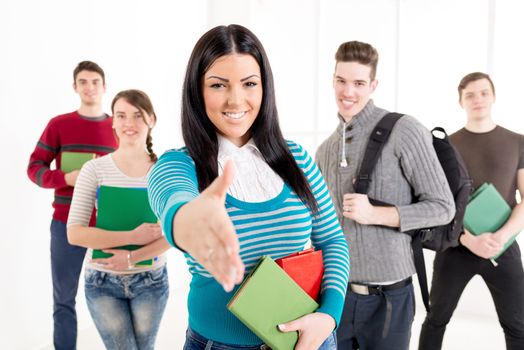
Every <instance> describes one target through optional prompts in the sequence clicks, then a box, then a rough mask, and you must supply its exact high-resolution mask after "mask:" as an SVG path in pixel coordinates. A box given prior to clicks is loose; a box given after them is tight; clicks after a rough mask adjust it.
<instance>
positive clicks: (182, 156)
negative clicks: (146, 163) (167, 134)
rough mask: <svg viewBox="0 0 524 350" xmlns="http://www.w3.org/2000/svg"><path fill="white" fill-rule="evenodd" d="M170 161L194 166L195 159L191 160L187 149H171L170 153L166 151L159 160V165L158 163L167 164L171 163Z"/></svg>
mask: <svg viewBox="0 0 524 350" xmlns="http://www.w3.org/2000/svg"><path fill="white" fill-rule="evenodd" d="M170 161H184V162H188V163H192V164H194V162H193V159H192V158H191V156H190V155H189V153H188V151H187V147H182V148H173V149H170V150H168V151H165V152H164V153H163V154H162V155H161V156H160V157H159V158H158V162H157V164H158V163H166V162H170Z"/></svg>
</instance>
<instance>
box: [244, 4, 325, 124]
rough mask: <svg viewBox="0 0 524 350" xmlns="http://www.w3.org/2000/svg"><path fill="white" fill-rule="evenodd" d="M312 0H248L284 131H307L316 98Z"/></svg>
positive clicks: (315, 39)
mask: <svg viewBox="0 0 524 350" xmlns="http://www.w3.org/2000/svg"><path fill="white" fill-rule="evenodd" d="M315 8H316V5H315V1H312V0H300V1H298V0H293V1H278V2H277V1H252V2H251V18H252V21H251V23H252V25H251V27H252V28H251V29H252V30H253V31H254V32H255V34H257V36H258V37H259V38H260V40H261V41H262V43H263V44H264V47H265V49H266V51H267V55H268V56H269V61H270V63H271V68H272V69H273V75H274V78H275V90H276V95H277V103H278V111H279V116H280V125H281V127H282V130H283V131H284V132H295V133H296V132H311V131H312V130H313V129H314V125H315V124H314V117H315V109H314V108H315V102H316V71H315V67H316V64H317V62H316V57H317V28H316V21H317V19H316V14H315V13H316V11H315Z"/></svg>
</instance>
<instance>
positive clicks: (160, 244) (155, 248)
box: [130, 237, 171, 264]
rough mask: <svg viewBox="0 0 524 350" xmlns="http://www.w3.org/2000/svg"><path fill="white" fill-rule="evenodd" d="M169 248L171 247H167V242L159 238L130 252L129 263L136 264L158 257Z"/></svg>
mask: <svg viewBox="0 0 524 350" xmlns="http://www.w3.org/2000/svg"><path fill="white" fill-rule="evenodd" d="M170 247H171V246H170V245H169V242H168V241H167V240H166V239H165V238H164V237H162V238H159V239H157V240H156V241H153V242H151V243H149V244H148V245H145V246H143V247H142V248H140V249H137V250H133V251H131V252H130V260H131V263H132V264H136V263H137V262H139V261H143V260H148V259H152V258H154V257H155V256H159V255H160V254H162V253H164V252H165V251H167V250H168V249H169V248H170Z"/></svg>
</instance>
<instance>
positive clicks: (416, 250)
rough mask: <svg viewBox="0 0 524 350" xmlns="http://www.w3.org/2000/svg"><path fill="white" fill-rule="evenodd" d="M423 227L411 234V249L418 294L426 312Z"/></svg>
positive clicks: (427, 294) (426, 283) (427, 309)
mask: <svg viewBox="0 0 524 350" xmlns="http://www.w3.org/2000/svg"><path fill="white" fill-rule="evenodd" d="M424 231H425V230H424V229H420V230H415V231H414V232H413V234H410V235H411V249H412V250H413V264H414V265H415V271H416V272H417V278H418V286H419V287H420V296H421V297H422V301H423V302H424V307H425V308H426V312H429V291H428V275H427V274H426V263H425V262H424V251H423V250H422V235H423V234H424Z"/></svg>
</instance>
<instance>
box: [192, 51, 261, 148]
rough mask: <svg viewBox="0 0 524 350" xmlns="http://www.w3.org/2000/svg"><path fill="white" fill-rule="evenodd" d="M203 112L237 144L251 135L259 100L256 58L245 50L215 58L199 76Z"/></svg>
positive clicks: (258, 108) (243, 141)
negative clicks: (201, 78) (203, 106)
mask: <svg viewBox="0 0 524 350" xmlns="http://www.w3.org/2000/svg"><path fill="white" fill-rule="evenodd" d="M202 92H203V96H204V103H205V107H206V114H207V116H208V118H209V119H210V120H211V122H212V123H213V125H214V126H215V128H216V129H217V131H218V132H219V133H220V134H221V135H223V136H225V137H226V138H227V139H229V140H230V141H231V142H233V143H234V144H235V145H237V146H238V147H241V146H243V145H244V144H246V142H247V141H249V138H250V137H251V132H250V129H251V125H253V122H254V121H255V119H256V117H257V115H258V112H259V111H260V105H261V104H262V94H263V91H262V77H261V74H260V67H259V65H258V63H257V61H256V60H255V59H254V58H253V57H252V56H251V55H246V54H231V55H226V56H222V57H220V58H218V59H217V60H216V61H215V62H213V64H212V65H211V67H210V68H209V69H208V71H207V72H206V73H205V74H204V77H203V80H202Z"/></svg>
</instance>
